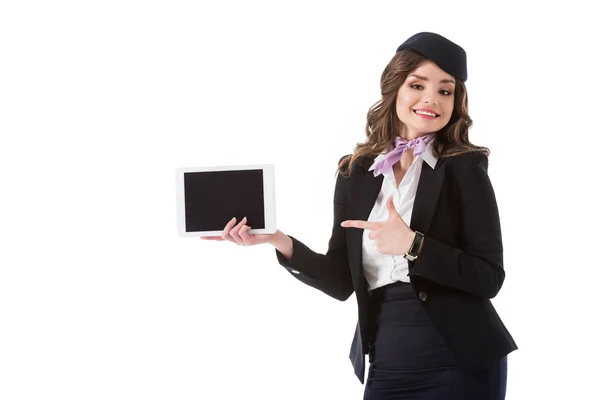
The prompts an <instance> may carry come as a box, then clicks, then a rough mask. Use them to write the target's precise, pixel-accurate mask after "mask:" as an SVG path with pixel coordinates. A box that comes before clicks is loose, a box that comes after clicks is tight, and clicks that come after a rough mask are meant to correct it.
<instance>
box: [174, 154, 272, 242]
mask: <svg viewBox="0 0 600 400" xmlns="http://www.w3.org/2000/svg"><path fill="white" fill-rule="evenodd" d="M248 169H260V170H262V172H263V195H264V199H265V203H264V215H265V228H264V229H250V230H249V231H248V232H249V233H251V234H271V233H275V232H276V231H277V224H276V220H275V215H276V213H275V172H274V170H275V168H274V165H273V164H256V165H226V166H210V167H185V168H177V170H176V186H177V188H176V190H177V232H178V234H179V236H180V237H201V236H221V234H222V233H223V229H221V230H218V231H198V232H186V230H185V192H184V180H183V176H184V173H186V172H210V171H241V170H248ZM232 217H233V216H232ZM237 222H239V221H237ZM223 228H225V226H223Z"/></svg>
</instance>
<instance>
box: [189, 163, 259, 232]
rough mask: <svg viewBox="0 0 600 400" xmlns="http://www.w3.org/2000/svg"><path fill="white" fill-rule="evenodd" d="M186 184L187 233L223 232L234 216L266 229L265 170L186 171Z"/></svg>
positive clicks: (253, 226)
mask: <svg viewBox="0 0 600 400" xmlns="http://www.w3.org/2000/svg"><path fill="white" fill-rule="evenodd" d="M183 184H184V191H185V193H184V202H185V230H186V232H198V231H217V230H222V229H223V228H225V225H227V223H228V222H229V221H230V220H231V218H233V217H236V219H237V221H236V223H237V222H239V221H241V219H242V218H244V217H247V219H248V222H247V225H249V226H251V227H252V229H264V228H265V206H264V203H265V199H264V188H263V171H262V170H260V169H246V170H237V171H236V170H234V171H207V172H185V173H184V174H183Z"/></svg>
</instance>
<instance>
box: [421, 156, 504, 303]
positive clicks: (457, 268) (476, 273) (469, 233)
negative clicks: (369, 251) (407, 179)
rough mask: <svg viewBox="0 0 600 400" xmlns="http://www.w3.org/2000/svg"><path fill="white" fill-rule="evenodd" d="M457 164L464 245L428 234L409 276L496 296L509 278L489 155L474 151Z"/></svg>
mask: <svg viewBox="0 0 600 400" xmlns="http://www.w3.org/2000/svg"><path fill="white" fill-rule="evenodd" d="M462 161H463V160H461V162H460V163H457V164H456V166H455V167H456V168H455V169H456V172H455V176H456V178H455V179H457V184H458V203H459V204H458V206H459V216H460V217H459V223H460V226H459V229H458V231H459V232H460V240H459V243H460V247H461V248H460V249H458V248H454V247H452V246H449V245H447V244H445V243H443V242H441V241H439V240H437V239H435V238H433V237H430V236H425V239H424V242H423V247H422V249H421V253H420V254H419V256H418V258H417V259H416V260H415V261H414V264H413V267H412V268H411V271H410V272H409V276H419V275H420V276H423V277H424V278H426V279H428V280H430V281H432V282H435V283H438V284H440V285H444V286H449V287H452V288H455V289H459V290H462V291H464V292H467V293H469V294H472V295H474V296H479V297H485V298H493V297H495V296H496V295H497V294H498V292H499V291H500V288H501V287H502V284H503V282H504V277H505V274H504V267H503V254H502V252H503V248H502V235H501V230H500V218H499V214H498V206H497V203H496V197H495V194H494V190H493V188H492V184H491V182H490V179H489V177H488V174H487V167H488V159H487V156H485V155H484V154H482V153H474V154H469V155H468V156H467V157H464V162H462Z"/></svg>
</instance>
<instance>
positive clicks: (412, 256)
mask: <svg viewBox="0 0 600 400" xmlns="http://www.w3.org/2000/svg"><path fill="white" fill-rule="evenodd" d="M424 237H425V236H424V235H423V234H422V233H421V232H417V231H415V238H414V239H413V242H412V244H411V245H410V248H409V249H408V251H407V252H406V253H404V258H406V259H407V260H408V261H415V260H416V259H417V254H418V251H419V248H421V243H423V238H424Z"/></svg>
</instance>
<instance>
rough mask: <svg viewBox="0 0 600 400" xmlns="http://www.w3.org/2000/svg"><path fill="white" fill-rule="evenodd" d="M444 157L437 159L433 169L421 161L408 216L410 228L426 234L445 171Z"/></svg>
mask: <svg viewBox="0 0 600 400" xmlns="http://www.w3.org/2000/svg"><path fill="white" fill-rule="evenodd" d="M444 161H445V159H443V158H440V159H438V161H437V163H436V166H435V169H432V168H431V167H430V166H429V164H427V163H426V162H423V168H422V170H421V176H420V177H419V185H418V186H417V194H416V196H415V203H414V205H413V211H412V215H411V218H410V229H412V230H413V231H419V232H421V233H423V234H425V235H426V234H427V232H428V231H429V226H430V225H431V218H433V213H434V212H435V207H436V205H437V203H438V199H439V197H440V191H441V190H442V184H443V183H444V176H445V171H446V164H445V163H444Z"/></svg>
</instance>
